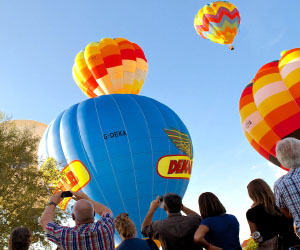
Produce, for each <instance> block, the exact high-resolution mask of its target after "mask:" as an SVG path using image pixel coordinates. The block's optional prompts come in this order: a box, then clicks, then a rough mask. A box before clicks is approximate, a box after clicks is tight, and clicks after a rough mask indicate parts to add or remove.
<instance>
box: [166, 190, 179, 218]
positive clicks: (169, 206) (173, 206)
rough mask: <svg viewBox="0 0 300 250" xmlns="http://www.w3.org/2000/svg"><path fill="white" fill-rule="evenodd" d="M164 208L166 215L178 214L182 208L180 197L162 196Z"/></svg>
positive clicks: (171, 194) (172, 194)
mask: <svg viewBox="0 0 300 250" xmlns="http://www.w3.org/2000/svg"><path fill="white" fill-rule="evenodd" d="M164 207H165V210H166V211H167V212H168V213H179V212H180V211H181V207H182V199H181V197H180V196H179V195H178V194H175V193H167V194H166V195H164Z"/></svg>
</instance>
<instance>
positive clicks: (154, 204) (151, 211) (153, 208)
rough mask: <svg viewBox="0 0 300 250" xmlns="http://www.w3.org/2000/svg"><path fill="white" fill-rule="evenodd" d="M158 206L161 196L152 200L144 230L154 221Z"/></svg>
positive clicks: (143, 226) (144, 222) (143, 225)
mask: <svg viewBox="0 0 300 250" xmlns="http://www.w3.org/2000/svg"><path fill="white" fill-rule="evenodd" d="M158 207H159V196H157V197H156V199H155V200H154V201H152V202H151V204H150V208H149V210H148V213H147V215H146V216H145V219H144V221H143V224H142V231H143V230H144V228H145V227H146V226H149V225H150V224H151V223H152V217H153V215H154V213H155V211H156V209H157V208H158Z"/></svg>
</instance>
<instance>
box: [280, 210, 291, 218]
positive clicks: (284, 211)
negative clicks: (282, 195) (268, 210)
mask: <svg viewBox="0 0 300 250" xmlns="http://www.w3.org/2000/svg"><path fill="white" fill-rule="evenodd" d="M280 211H281V213H283V214H284V215H285V216H286V217H287V218H289V219H293V216H292V215H291V213H290V211H289V210H288V209H287V208H285V207H284V208H280Z"/></svg>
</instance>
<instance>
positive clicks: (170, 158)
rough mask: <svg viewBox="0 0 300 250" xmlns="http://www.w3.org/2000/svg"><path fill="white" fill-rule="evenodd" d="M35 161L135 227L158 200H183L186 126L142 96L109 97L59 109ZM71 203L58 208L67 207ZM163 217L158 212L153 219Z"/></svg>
mask: <svg viewBox="0 0 300 250" xmlns="http://www.w3.org/2000/svg"><path fill="white" fill-rule="evenodd" d="M39 157H40V158H42V159H43V160H44V162H45V161H49V160H51V159H55V161H56V162H58V163H59V164H57V168H58V169H59V170H60V171H62V172H64V173H65V176H66V177H65V178H64V179H63V180H61V182H60V183H59V185H58V188H59V189H61V190H73V191H79V190H83V191H84V192H85V193H87V194H88V195H89V196H90V197H91V198H92V199H93V200H96V201H99V202H101V203H103V204H105V205H106V206H108V207H109V208H111V209H112V211H113V213H114V215H115V216H116V215H118V214H119V213H122V212H126V213H128V214H129V215H130V217H131V218H132V219H133V221H134V222H135V224H136V227H137V229H139V228H141V224H142V222H143V219H144V217H145V215H146V213H147V211H148V209H149V205H150V202H151V201H152V200H153V199H155V198H156V196H157V195H164V194H165V193H167V192H175V193H177V194H179V195H181V196H183V195H184V193H185V191H186V188H187V185H188V182H189V179H190V175H191V171H192V161H193V149H192V142H191V139H190V136H189V132H188V130H187V128H186V126H185V125H184V124H183V122H182V121H181V120H180V118H179V117H178V116H177V115H176V114H175V112H174V111H172V110H171V109H170V108H168V107H167V106H166V105H164V104H162V103H160V102H158V101H155V100H153V99H151V98H148V97H144V96H138V95H131V94H112V95H104V96H100V97H97V98H92V99H88V100H85V101H83V102H81V103H78V104H75V105H73V106H71V107H70V108H69V109H67V110H65V111H64V112H62V113H61V114H60V115H59V116H58V117H57V118H56V119H55V120H54V121H52V122H51V124H50V125H49V126H48V128H47V130H46V132H45V134H44V136H43V138H42V140H41V142H40V146H39ZM69 201H70V200H68V199H64V201H63V203H62V204H60V206H61V207H62V208H63V209H66V208H68V207H69V206H70V203H71V202H69ZM164 217H165V212H164V211H162V209H158V210H157V211H156V213H155V215H154V217H153V219H154V220H158V219H163V218H164ZM138 231H139V230H138ZM139 236H141V235H140V234H139Z"/></svg>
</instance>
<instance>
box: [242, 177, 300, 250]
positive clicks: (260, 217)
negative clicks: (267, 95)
mask: <svg viewBox="0 0 300 250" xmlns="http://www.w3.org/2000/svg"><path fill="white" fill-rule="evenodd" d="M247 189H248V194H249V197H250V198H251V200H252V201H253V204H252V206H251V208H250V209H249V210H248V211H247V213H246V217H247V220H248V223H249V227H250V231H251V235H252V236H255V235H256V237H254V238H255V241H256V242H258V243H259V247H258V249H270V250H272V249H277V248H278V246H279V244H280V245H281V248H282V249H287V248H289V247H293V246H296V245H298V244H300V239H298V237H297V236H296V235H295V233H294V229H293V220H292V219H289V218H287V217H286V216H284V215H283V214H281V213H280V211H279V209H278V208H277V207H276V205H275V201H274V194H273V192H272V190H271V188H270V187H269V185H268V184H267V183H266V182H265V181H264V180H262V179H254V180H252V181H251V182H250V183H249V184H248V186H247ZM278 236H279V237H280V239H281V240H280V243H279V241H278Z"/></svg>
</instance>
